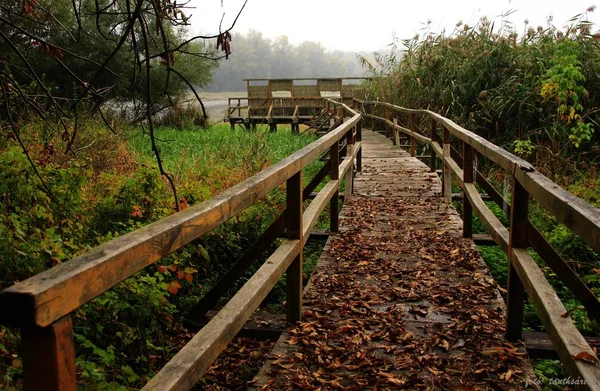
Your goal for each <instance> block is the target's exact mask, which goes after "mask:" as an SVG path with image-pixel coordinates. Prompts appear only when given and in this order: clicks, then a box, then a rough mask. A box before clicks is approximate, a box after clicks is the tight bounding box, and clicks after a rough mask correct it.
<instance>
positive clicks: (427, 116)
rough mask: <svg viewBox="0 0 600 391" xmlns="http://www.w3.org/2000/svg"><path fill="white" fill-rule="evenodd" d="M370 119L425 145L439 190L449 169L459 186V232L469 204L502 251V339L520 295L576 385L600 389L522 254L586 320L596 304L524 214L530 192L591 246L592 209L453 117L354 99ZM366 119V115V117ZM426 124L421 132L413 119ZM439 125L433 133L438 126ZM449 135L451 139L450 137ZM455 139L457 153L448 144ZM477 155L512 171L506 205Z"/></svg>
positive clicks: (468, 224) (594, 235)
mask: <svg viewBox="0 0 600 391" xmlns="http://www.w3.org/2000/svg"><path fill="white" fill-rule="evenodd" d="M357 104H358V105H359V107H360V111H361V112H362V113H363V115H364V117H365V118H366V119H367V123H369V122H370V127H371V129H375V128H376V123H378V124H379V125H381V124H384V126H383V128H384V129H385V132H386V134H387V136H388V137H390V138H392V140H393V142H394V144H396V145H399V143H400V141H399V139H400V135H401V134H402V135H403V136H405V137H407V138H408V140H409V141H410V143H409V146H410V153H411V155H412V156H415V154H416V144H417V143H421V144H424V145H427V146H428V148H429V150H430V151H431V159H430V161H429V165H430V168H431V170H432V171H435V169H436V157H437V158H439V159H441V161H442V167H443V181H442V184H443V194H444V196H445V198H446V201H447V202H450V201H451V199H452V175H454V178H455V180H456V182H457V183H458V185H459V186H460V188H461V189H462V191H463V193H464V195H465V196H464V197H463V202H464V204H463V210H464V224H463V235H464V237H467V238H468V237H472V235H473V232H472V213H473V210H474V211H475V212H476V213H477V216H478V217H479V219H480V220H481V222H482V223H483V225H484V226H485V228H486V230H487V231H488V233H489V234H490V235H491V237H492V238H493V239H494V241H495V242H496V243H497V244H498V246H499V247H500V248H501V249H502V250H503V251H504V252H505V253H506V254H507V255H508V257H509V260H510V262H509V277H508V292H507V296H508V300H507V320H506V338H507V339H509V340H512V341H514V340H518V339H521V338H522V330H523V327H522V324H523V309H524V300H525V295H526V294H527V295H528V296H529V299H530V300H531V302H532V303H533V304H534V306H535V308H536V310H537V312H538V315H539V317H540V319H541V321H542V323H543V325H544V327H545V329H546V331H547V332H548V334H549V337H550V339H551V341H552V344H553V345H554V348H555V349H556V351H557V353H558V356H559V358H560V360H561V361H562V363H563V365H564V367H565V369H566V371H567V372H568V374H569V375H570V376H572V377H574V378H575V379H580V380H582V381H583V382H585V386H584V387H583V388H588V389H592V390H599V389H600V362H598V359H597V357H596V354H595V352H594V350H592V349H591V348H590V346H589V344H588V342H587V341H586V340H585V339H584V337H583V336H582V335H581V333H580V332H579V331H578V330H577V329H576V328H575V326H574V325H573V322H572V321H571V319H570V317H569V316H568V312H567V310H566V309H565V307H564V306H563V304H562V302H561V301H560V299H559V298H558V296H557V294H556V292H555V291H554V289H553V288H552V286H551V285H550V283H549V282H548V280H547V279H546V277H545V276H544V273H543V272H542V270H541V269H540V267H539V266H538V264H537V263H536V261H535V260H534V259H533V257H532V256H531V254H530V250H529V248H532V249H533V250H534V251H535V252H536V253H537V254H538V255H539V256H540V257H541V259H542V260H543V261H544V262H545V263H546V264H547V265H548V266H549V267H550V268H551V269H552V270H553V272H554V273H555V274H556V276H557V277H558V278H559V279H561V281H562V282H563V283H564V284H565V285H566V286H567V288H568V289H569V290H570V291H571V292H572V293H573V295H574V296H575V297H576V298H577V299H578V300H579V301H580V302H581V303H582V305H583V306H585V308H586V310H587V312H588V315H589V317H590V319H593V320H596V321H600V303H599V302H598V298H597V297H596V296H595V295H594V294H593V293H592V292H591V291H590V289H589V288H588V287H587V286H586V285H585V283H584V282H583V281H582V280H581V279H580V278H579V276H578V275H577V274H576V273H575V272H574V271H573V270H572V269H571V268H570V267H569V265H568V264H567V263H566V262H565V261H564V260H563V259H562V258H561V257H560V255H559V254H558V253H557V252H556V250H554V249H553V248H552V246H551V245H550V244H549V243H548V242H547V241H546V239H545V238H544V237H543V236H542V235H541V234H540V232H539V231H538V230H537V229H536V228H535V226H534V225H533V224H531V222H530V221H529V219H528V208H529V201H530V198H531V199H534V200H535V201H537V203H538V204H539V205H540V206H541V207H543V208H545V209H546V210H547V211H549V212H550V213H551V214H552V215H553V216H554V217H555V218H556V219H557V220H558V221H560V222H561V223H563V224H564V225H565V226H567V227H568V228H569V229H570V230H571V231H573V232H574V233H575V234H577V235H578V236H579V237H581V238H582V239H583V240H584V241H585V242H586V243H587V244H588V245H589V246H591V247H592V248H593V249H594V250H595V251H596V252H600V210H598V209H596V208H594V207H593V206H591V205H589V204H588V203H586V202H585V201H583V200H581V199H579V198H577V197H576V196H574V195H573V194H571V193H569V192H568V191H566V190H564V189H562V188H561V187H560V186H558V185H557V184H556V183H554V182H552V181H551V180H550V179H548V178H546V177H545V176H543V175H542V174H540V173H539V172H537V171H536V170H535V168H534V167H533V166H532V165H531V164H529V163H528V162H527V161H525V160H523V159H520V158H518V157H517V156H515V155H513V154H511V153H509V152H507V151H505V150H504V149H502V148H500V147H498V146H496V145H494V144H492V143H490V142H489V141H487V140H485V139H484V138H482V137H480V136H478V135H476V134H474V133H473V132H470V131H468V130H466V129H464V128H462V127H460V126H459V125H457V124H456V123H454V122H453V121H451V120H449V119H447V118H444V117H442V116H441V115H439V114H437V113H434V112H431V111H428V110H413V109H406V108H403V107H399V106H395V105H392V104H389V103H383V102H368V101H355V105H354V106H355V107H356V106H357ZM369 120H370V121H369ZM423 123H425V124H426V126H429V129H428V130H427V133H428V134H427V135H425V134H424V133H422V132H421V131H420V129H418V128H419V126H418V125H417V124H423ZM440 127H441V133H442V134H441V136H440V134H439V131H440V129H438V128H440ZM451 138H452V139H451ZM451 142H454V143H455V144H458V148H459V149H460V150H461V151H460V152H459V151H458V150H456V149H454V148H452V144H451ZM477 154H480V156H483V157H485V158H487V159H489V160H490V161H491V162H492V163H494V164H496V165H497V166H499V167H500V168H502V169H503V170H504V171H505V172H506V174H507V175H508V176H509V177H510V178H512V193H511V199H510V201H511V204H509V203H508V202H507V200H505V199H504V198H503V196H502V195H501V194H499V192H498V191H496V190H495V188H494V187H493V186H492V185H491V184H490V183H489V182H488V181H487V180H486V179H485V177H484V176H483V175H482V174H481V173H480V172H479V171H478V170H477V167H476V164H474V161H475V162H476V158H477ZM476 184H478V185H479V186H480V187H481V188H482V189H483V190H484V191H485V192H486V193H487V194H488V195H489V196H490V197H491V198H492V200H493V201H495V202H496V203H497V204H498V205H499V206H500V207H501V208H503V209H504V210H505V211H507V214H508V215H509V216H510V227H509V229H507V228H506V227H505V226H504V225H503V224H502V223H501V222H500V221H499V220H498V218H497V217H496V216H495V215H494V214H493V213H492V211H491V210H490V209H489V208H488V207H487V205H486V204H485V202H484V201H483V199H482V197H481V194H480V193H479V191H478V188H477V187H476Z"/></svg>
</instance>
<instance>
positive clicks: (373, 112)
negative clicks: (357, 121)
mask: <svg viewBox="0 0 600 391" xmlns="http://www.w3.org/2000/svg"><path fill="white" fill-rule="evenodd" d="M371 115H375V104H371ZM371 130H372V131H373V132H375V118H374V117H371Z"/></svg>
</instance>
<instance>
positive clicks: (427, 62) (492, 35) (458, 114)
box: [363, 8, 600, 380]
mask: <svg viewBox="0 0 600 391" xmlns="http://www.w3.org/2000/svg"><path fill="white" fill-rule="evenodd" d="M593 11H594V9H593V8H590V9H588V10H587V12H586V13H584V14H581V15H577V16H576V17H574V18H573V19H572V20H571V25H570V26H568V27H567V28H565V29H564V30H558V29H556V28H554V27H548V28H543V27H537V28H536V27H532V26H529V25H528V24H527V22H526V24H525V33H524V34H523V35H518V34H517V33H516V32H515V28H514V27H513V26H512V25H510V24H508V23H507V22H505V21H500V23H494V22H492V21H490V20H488V19H487V18H483V19H482V20H480V21H479V23H478V24H477V25H476V26H473V27H470V26H467V25H463V24H462V23H458V24H457V25H456V28H455V30H454V31H453V32H452V33H451V34H449V35H445V34H432V33H429V32H428V31H425V34H424V35H422V36H416V37H414V38H412V39H408V40H404V41H402V42H401V44H402V45H403V49H404V51H403V52H402V55H401V56H397V55H396V52H395V51H393V52H392V53H390V54H388V55H381V56H378V57H377V61H376V62H375V63H374V64H373V63H369V62H368V61H366V60H363V64H365V66H367V67H369V69H370V72H371V73H372V74H373V76H375V79H374V80H373V81H372V82H371V83H369V84H367V89H368V97H369V98H370V99H374V100H383V101H390V102H393V103H396V104H398V105H401V106H404V107H413V108H429V109H431V110H433V111H437V112H440V113H441V114H443V115H444V116H446V117H448V118H450V119H452V120H453V121H455V122H457V123H458V124H460V125H462V126H464V127H465V128H467V129H469V130H472V131H474V132H476V133H478V134H480V135H481V136H483V137H486V138H487V139H489V140H491V141H493V142H494V143H496V144H498V145H501V146H502V147H504V148H505V149H507V150H510V151H512V152H513V153H515V154H516V155H519V156H521V157H523V158H525V159H527V160H529V161H530V162H532V163H534V164H535V165H536V167H537V169H538V170H540V171H541V172H542V173H544V174H545V175H547V176H548V177H549V178H551V179H552V180H554V181H555V182H557V183H558V184H560V185H561V186H563V187H565V188H567V189H568V190H569V191H571V192H572V193H574V194H576V195H578V196H579V197H581V198H583V199H585V200H587V201H588V202H590V203H591V204H592V205H595V206H599V205H600V182H599V181H598V163H599V162H600V148H599V147H598V142H599V141H600V131H598V127H599V119H600V117H599V115H598V113H599V111H600V110H599V108H600V65H599V64H600V62H599V59H600V45H599V41H598V35H597V34H592V31H591V30H592V28H595V27H594V26H593V25H592V24H591V23H589V22H588V21H587V13H589V12H593ZM423 129H429V128H428V127H425V126H424V127H423ZM478 165H479V169H480V170H482V171H484V172H485V173H487V175H488V179H490V180H491V181H492V182H493V183H494V184H495V186H496V187H497V189H498V190H499V192H500V193H501V194H503V195H504V197H505V199H507V200H508V201H510V181H509V177H508V176H507V175H506V173H504V172H502V171H501V170H499V169H497V168H494V167H493V166H492V165H490V164H489V162H486V161H485V159H483V158H481V156H480V157H479V159H478ZM457 190H458V188H457ZM488 206H489V207H490V208H491V209H492V210H493V211H494V212H495V214H496V215H497V216H498V217H499V218H501V220H502V221H503V222H504V224H505V225H508V219H507V218H506V216H505V213H504V211H503V210H502V208H499V207H496V206H495V205H492V204H491V203H488ZM457 207H458V208H460V205H458V204H457ZM530 209H531V211H530V219H531V221H532V222H533V223H534V224H535V225H536V226H537V227H538V229H540V231H542V232H543V234H544V235H545V236H546V238H547V239H548V240H549V242H550V243H551V244H552V245H553V246H554V247H555V248H556V249H557V250H558V251H559V253H560V254H561V255H562V257H563V258H564V259H565V260H567V261H568V262H569V264H570V266H571V267H572V268H573V269H574V270H575V271H577V273H578V274H579V275H580V276H582V278H583V280H584V281H585V282H586V283H587V284H588V286H589V287H590V288H591V290H592V291H593V292H594V293H595V294H596V295H599V294H600V284H599V283H598V282H599V274H598V273H599V272H600V268H598V266H599V265H600V257H599V256H598V254H596V253H595V252H593V251H592V250H591V249H590V248H589V247H588V246H586V245H585V244H584V243H583V242H582V241H581V240H580V239H578V238H577V237H576V236H575V235H574V234H573V233H571V232H570V231H569V230H568V229H567V228H566V227H565V226H564V225H562V224H559V223H558V222H557V221H556V219H555V218H553V217H552V216H551V215H550V214H549V213H547V212H546V211H544V210H543V209H542V208H540V207H538V206H537V205H536V204H535V202H532V203H531V206H530ZM475 229H476V230H477V231H478V232H479V233H484V232H485V230H484V228H483V226H482V225H481V224H480V223H479V222H476V224H475ZM481 251H482V254H483V256H484V258H485V259H486V261H487V262H488V265H489V266H490V269H491V271H492V273H493V274H494V277H495V278H496V279H497V280H498V281H499V283H500V284H501V286H503V287H504V288H506V277H507V265H508V261H507V259H506V256H505V255H504V253H503V252H502V251H501V250H499V249H497V248H481ZM540 265H541V266H542V267H543V269H544V271H545V272H546V275H547V276H548V277H549V279H550V281H551V282H552V284H553V285H554V287H555V289H556V290H557V292H558V293H559V296H560V297H561V299H562V300H563V302H564V303H565V306H566V307H567V308H568V309H569V311H570V314H571V317H572V319H574V321H575V323H576V325H577V327H578V328H579V329H580V330H581V331H582V332H583V333H584V334H597V333H598V331H600V328H599V327H598V325H597V324H596V323H595V322H592V321H590V319H589V318H588V317H587V313H586V312H585V310H583V307H581V305H580V303H579V302H578V301H577V300H576V299H575V298H574V297H573V295H572V294H570V293H569V292H568V290H567V289H566V287H565V286H564V285H563V284H562V283H560V282H559V281H558V279H557V278H556V276H555V275H554V274H553V273H552V271H551V270H549V268H548V267H547V266H545V265H543V264H542V263H540ZM525 326H526V327H527V328H529V329H533V330H543V327H542V326H541V323H540V321H539V319H538V318H537V315H536V314H535V309H534V308H533V306H532V305H531V304H528V306H527V310H526V319H525ZM536 368H537V372H538V375H539V376H540V378H541V379H542V380H545V379H546V380H547V379H548V378H552V377H557V376H563V375H564V374H562V372H561V369H560V365H558V364H557V363H556V362H552V361H547V360H542V361H540V362H538V364H537V366H536Z"/></svg>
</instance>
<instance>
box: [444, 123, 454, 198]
mask: <svg viewBox="0 0 600 391" xmlns="http://www.w3.org/2000/svg"><path fill="white" fill-rule="evenodd" d="M443 144H444V149H443V154H442V156H443V158H444V159H443V160H444V161H443V163H444V164H443V167H444V181H443V183H442V193H443V194H444V200H445V201H446V203H447V204H450V203H452V172H451V171H450V167H449V166H448V164H446V159H451V158H452V157H451V156H450V132H449V131H448V129H446V127H444V139H443Z"/></svg>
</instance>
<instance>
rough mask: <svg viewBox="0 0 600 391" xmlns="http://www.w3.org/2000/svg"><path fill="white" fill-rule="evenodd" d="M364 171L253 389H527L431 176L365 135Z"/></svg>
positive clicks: (521, 361)
mask: <svg viewBox="0 0 600 391" xmlns="http://www.w3.org/2000/svg"><path fill="white" fill-rule="evenodd" d="M363 148H364V149H363V172H362V173H361V174H360V175H358V176H357V177H356V179H355V194H354V197H353V198H352V200H351V201H350V202H348V203H345V204H344V207H343V209H342V212H341V215H340V216H341V217H340V233H339V234H333V235H332V236H331V237H330V239H329V240H328V242H327V244H326V246H325V249H324V252H323V254H322V256H321V259H320V261H319V264H318V266H317V268H316V270H315V272H314V273H313V276H312V277H311V280H310V282H309V284H308V285H307V287H306V288H305V290H304V301H305V302H304V316H303V321H302V322H301V323H299V324H298V325H297V326H295V327H289V328H288V331H287V332H286V333H284V334H282V336H281V338H280V339H279V340H278V342H277V344H276V345H275V348H274V350H273V352H272V355H271V359H270V360H269V361H268V362H267V363H266V364H265V366H264V367H263V368H262V370H261V372H260V373H259V375H258V376H257V377H256V379H255V381H254V382H253V384H252V386H251V389H257V390H258V389H263V390H265V389H273V390H275V389H277V390H287V389H323V390H326V389H346V390H360V389H379V390H384V389H423V390H427V389H429V390H446V389H469V390H471V389H503V390H510V389H524V388H532V389H535V386H533V385H532V384H533V383H534V382H533V379H534V377H533V372H532V370H531V366H530V364H529V361H528V359H527V356H526V354H525V353H524V352H525V350H524V348H523V346H522V345H520V344H511V343H509V342H507V341H505V340H504V325H505V307H504V303H503V301H502V298H501V296H500V294H499V292H498V289H497V286H496V283H495V282H494V281H493V279H492V278H491V276H490V274H489V272H488V269H487V267H486V265H485V263H484V262H483V260H482V259H481V257H480V256H479V253H478V252H477V248H476V246H475V245H474V243H473V242H472V240H470V239H463V238H462V221H461V220H460V217H459V216H458V214H457V212H456V210H455V209H454V208H453V207H452V206H451V205H447V204H445V203H444V200H443V197H442V196H441V182H440V180H439V179H438V177H437V175H436V174H435V173H431V172H430V171H429V168H428V167H427V166H426V165H425V164H423V163H422V162H420V161H418V160H417V159H416V158H411V157H410V156H409V154H408V153H407V152H405V151H402V150H400V149H399V148H397V147H393V146H392V143H391V141H390V140H388V139H386V138H385V137H384V136H382V135H380V134H378V133H375V132H371V131H368V130H364V131H363Z"/></svg>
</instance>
